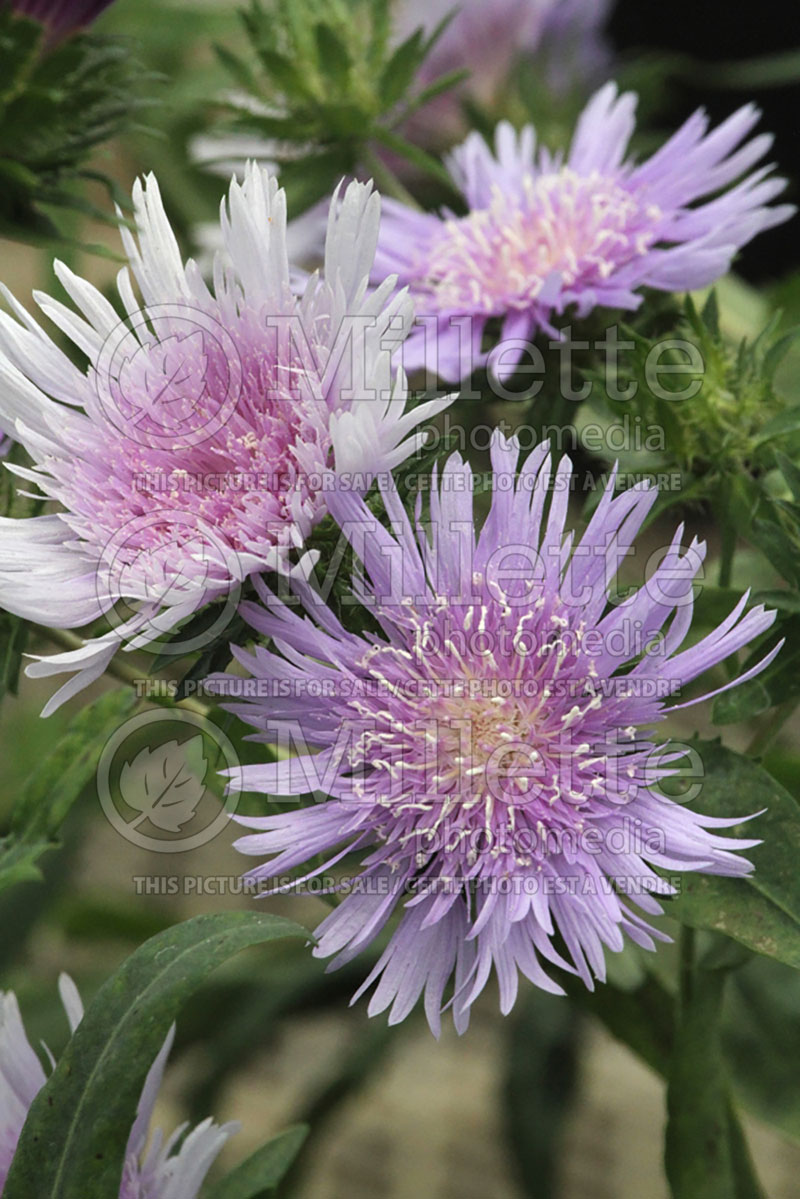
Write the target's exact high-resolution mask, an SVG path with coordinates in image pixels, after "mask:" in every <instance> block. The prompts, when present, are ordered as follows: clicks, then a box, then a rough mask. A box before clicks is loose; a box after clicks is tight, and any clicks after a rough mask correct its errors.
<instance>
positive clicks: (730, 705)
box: [711, 679, 773, 724]
mask: <svg viewBox="0 0 800 1199" xmlns="http://www.w3.org/2000/svg"><path fill="white" fill-rule="evenodd" d="M772 703H773V701H772V699H771V697H770V694H769V691H767V689H766V687H765V686H764V684H763V682H762V681H761V679H751V680H750V681H749V682H748V683H744V684H743V685H742V686H741V687H734V688H732V689H731V690H730V691H725V692H723V694H722V695H718V696H717V698H716V699H715V700H714V705H713V708H712V714H711V719H712V720H713V721H714V724H736V723H738V721H740V720H753V719H754V718H755V717H756V716H760V715H761V713H762V712H766V711H767V710H768V709H769V708H771V707H772Z"/></svg>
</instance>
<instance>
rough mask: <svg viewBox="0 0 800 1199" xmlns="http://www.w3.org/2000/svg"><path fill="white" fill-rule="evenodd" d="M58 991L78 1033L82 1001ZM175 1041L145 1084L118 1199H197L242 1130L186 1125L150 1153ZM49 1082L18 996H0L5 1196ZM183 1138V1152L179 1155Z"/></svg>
mask: <svg viewBox="0 0 800 1199" xmlns="http://www.w3.org/2000/svg"><path fill="white" fill-rule="evenodd" d="M58 987H59V992H60V994H61V1001H62V1003H63V1004H64V1010H65V1011H66V1013H67V1019H68V1020H69V1026H70V1030H71V1031H72V1032H74V1031H75V1029H76V1028H77V1026H78V1024H79V1023H80V1021H81V1019H82V1018H83V1006H82V1004H81V1000H80V996H79V995H78V992H77V989H76V987H75V984H74V983H73V981H72V979H71V978H69V977H68V976H67V975H65V974H62V975H61V977H60V979H59V983H58ZM174 1035H175V1029H174V1028H172V1029H171V1030H170V1032H169V1035H168V1036H167V1039H166V1041H165V1042H164V1045H163V1047H162V1049H161V1051H160V1052H159V1054H158V1057H157V1058H156V1060H155V1061H154V1062H153V1064H152V1066H151V1067H150V1070H149V1072H148V1075H147V1078H146V1080H145V1084H144V1088H143V1090H142V1095H141V1098H140V1100H139V1108H138V1111H137V1113H136V1120H135V1122H134V1125H133V1128H132V1129H131V1135H130V1137H129V1138H128V1146H127V1150H126V1153H125V1163H124V1167H123V1172H122V1180H121V1182H120V1189H119V1199H196V1196H197V1194H198V1192H199V1190H200V1187H201V1185H202V1183H203V1180H204V1179H205V1176H206V1174H207V1173H208V1170H209V1168H210V1167H211V1164H212V1162H213V1161H214V1159H215V1158H216V1156H217V1154H218V1153H219V1151H220V1150H221V1148H222V1146H223V1145H224V1144H225V1142H226V1141H227V1139H228V1137H230V1136H232V1134H233V1133H235V1132H237V1131H238V1129H239V1125H238V1124H235V1123H233V1124H222V1125H220V1124H215V1123H214V1122H213V1121H212V1120H204V1121H203V1122H202V1124H198V1125H197V1127H196V1128H193V1129H192V1131H191V1132H190V1133H189V1134H188V1135H187V1136H185V1137H184V1133H185V1132H186V1128H187V1125H186V1124H182V1125H181V1126H180V1127H179V1128H176V1129H175V1131H174V1133H173V1134H172V1136H171V1137H169V1138H168V1139H167V1140H166V1141H165V1140H164V1139H163V1135H162V1133H161V1131H160V1130H157V1131H156V1132H155V1134H154V1135H153V1137H152V1141H151V1144H150V1148H149V1149H148V1151H147V1153H145V1146H146V1144H147V1141H148V1138H149V1130H150V1121H151V1119H152V1115H153V1108H154V1107H155V1102H156V1098H157V1096H158V1092H159V1089H160V1087H161V1080H162V1078H163V1075H164V1067H165V1066H166V1063H167V1057H168V1056H169V1051H170V1049H171V1047H172V1041H173V1038H174ZM46 1081H47V1080H46V1077H45V1072H44V1070H43V1068H42V1064H41V1062H40V1061H39V1058H38V1057H37V1055H36V1054H35V1053H34V1051H33V1049H32V1048H31V1045H30V1042H29V1041H28V1038H27V1036H26V1035H25V1028H24V1027H23V1024H22V1018H21V1016H20V1012H19V1005H18V1004H17V999H16V996H15V995H14V994H13V992H11V991H8V992H6V993H5V994H1V993H0V1195H1V1194H2V1193H3V1189H4V1187H5V1184H6V1178H7V1177H8V1172H9V1170H10V1169H11V1162H12V1160H13V1157H14V1153H15V1151H16V1148H17V1142H18V1141H19V1137H20V1133H21V1132H22V1126H23V1124H24V1123H25V1119H26V1117H27V1114H28V1111H29V1109H30V1106H31V1104H32V1103H33V1101H34V1099H35V1098H36V1096H37V1095H38V1093H39V1091H40V1090H41V1089H42V1087H43V1086H44V1084H45V1082H46ZM181 1137H184V1139H183V1141H182V1143H181V1145H180V1148H179V1149H178V1151H177V1152H174V1150H175V1146H176V1145H177V1143H178V1141H179V1140H180V1139H181Z"/></svg>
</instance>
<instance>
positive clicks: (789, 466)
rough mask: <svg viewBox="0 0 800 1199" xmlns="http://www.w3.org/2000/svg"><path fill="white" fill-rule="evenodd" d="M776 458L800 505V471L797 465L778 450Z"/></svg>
mask: <svg viewBox="0 0 800 1199" xmlns="http://www.w3.org/2000/svg"><path fill="white" fill-rule="evenodd" d="M775 458H776V459H777V462H778V466H779V467H780V471H781V474H782V475H783V477H784V479H785V480H786V483H787V485H788V487H789V490H790V491H791V493H792V496H793V497H794V499H795V500H796V501H797V503H798V504H800V470H798V469H797V467H796V466H795V464H794V463H793V462H792V461H790V459H789V458H787V457H786V455H785V454H781V453H780V451H778V450H776V452H775Z"/></svg>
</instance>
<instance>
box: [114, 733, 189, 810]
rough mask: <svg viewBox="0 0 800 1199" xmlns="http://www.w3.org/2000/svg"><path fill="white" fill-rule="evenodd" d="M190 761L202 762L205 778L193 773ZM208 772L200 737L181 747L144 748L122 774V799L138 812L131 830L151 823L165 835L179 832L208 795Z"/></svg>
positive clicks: (171, 743)
mask: <svg viewBox="0 0 800 1199" xmlns="http://www.w3.org/2000/svg"><path fill="white" fill-rule="evenodd" d="M190 761H192V762H194V763H199V765H200V767H201V769H202V775H198V774H197V773H195V771H193V770H192V768H191V767H190V765H189V762H190ZM207 772H208V760H207V759H206V757H205V754H204V750H203V738H202V736H200V734H198V735H197V736H196V737H190V738H189V739H188V740H187V741H182V742H180V744H179V743H178V742H177V741H167V742H165V743H164V744H163V745H159V746H157V748H155V749H150V747H149V746H145V748H144V749H142V750H140V751H139V753H138V754H137V755H136V757H135V758H133V760H132V761H130V762H126V763H125V764H124V766H123V767H122V771H121V773H120V778H119V788H120V791H121V793H122V798H123V799H124V800H125V803H126V804H127V805H128V807H130V808H133V809H134V811H136V812H139V815H138V816H137V817H136V818H135V819H134V820H132V821H131V822H130V824H129V826H128V827H129V828H137V827H138V826H139V825H140V824H142V823H143V822H144V821H145V820H149V821H150V823H151V824H152V825H153V826H154V827H155V828H158V829H161V830H162V831H163V832H168V833H179V832H180V831H181V829H182V828H183V827H184V825H186V824H188V823H189V821H190V820H191V819H192V817H193V816H194V815H195V813H196V811H197V808H198V806H199V804H200V801H201V799H202V798H203V795H204V794H205V777H206V773H207Z"/></svg>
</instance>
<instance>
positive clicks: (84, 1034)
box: [3, 912, 309, 1199]
mask: <svg viewBox="0 0 800 1199" xmlns="http://www.w3.org/2000/svg"><path fill="white" fill-rule="evenodd" d="M289 936H300V937H306V938H308V937H309V934H308V933H307V932H306V930H305V929H303V928H301V927H300V926H299V925H297V924H294V923H292V922H291V921H289V920H285V919H283V918H282V917H280V916H270V915H267V914H265V913H262V912H225V913H218V914H216V915H211V916H198V917H195V918H194V919H193V920H187V921H186V922H185V923H183V924H179V925H176V926H175V927H173V928H170V929H167V930H166V932H163V933H159V934H158V935H157V936H155V937H153V938H152V939H151V940H149V941H147V942H145V944H144V945H142V946H141V948H140V949H138V950H137V951H136V952H135V953H134V954H133V955H132V956H131V957H130V958H128V959H127V961H125V962H124V963H123V964H122V966H121V967H120V968H119V969H118V970H117V971H116V973H115V974H113V975H112V977H111V978H110V979H109V980H108V982H106V983H105V984H104V986H103V987H101V989H100V990H99V991H98V993H97V995H96V996H95V998H94V1000H93V1001H92V1003H91V1004H90V1005H89V1007H88V1009H87V1011H86V1014H85V1016H84V1018H83V1020H82V1021H81V1023H80V1025H79V1027H78V1028H77V1029H76V1031H75V1033H74V1035H73V1036H72V1039H71V1040H70V1042H69V1044H68V1046H67V1048H66V1050H65V1051H64V1054H63V1055H62V1057H61V1060H60V1061H59V1063H58V1065H57V1066H56V1068H55V1070H54V1071H53V1073H52V1075H51V1076H50V1078H49V1079H48V1081H47V1083H46V1084H45V1086H44V1087H43V1088H42V1090H41V1091H40V1092H39V1094H38V1095H37V1097H36V1099H35V1100H34V1102H33V1105H32V1107H31V1109H30V1112H29V1114H28V1118H27V1121H26V1123H25V1127H24V1129H23V1132H22V1136H21V1137H20V1141H19V1145H18V1147H17V1151H16V1153H15V1156H14V1161H13V1164H12V1167H11V1171H10V1173H9V1176H8V1179H7V1181H6V1185H5V1189H4V1191H3V1199H41V1197H42V1196H43V1195H47V1196H48V1199H108V1197H109V1196H111V1195H116V1194H117V1191H118V1189H119V1184H120V1174H121V1170H122V1162H123V1159H124V1154H125V1148H126V1145H127V1141H128V1136H129V1134H130V1130H131V1126H132V1124H133V1120H134V1116H135V1113H136V1108H137V1105H138V1101H139V1096H140V1094H141V1089H142V1085H143V1083H144V1079H145V1075H146V1074H147V1071H148V1069H149V1066H150V1064H151V1062H152V1061H153V1060H154V1059H155V1057H156V1054H157V1053H158V1051H159V1049H160V1048H161V1046H162V1044H163V1041H164V1038H165V1036H166V1034H167V1032H168V1030H169V1027H170V1025H171V1024H172V1022H173V1021H174V1019H175V1017H176V1015H177V1013H178V1011H179V1010H180V1008H181V1006H182V1004H183V1003H184V1001H185V1000H186V999H187V998H188V996H189V995H190V994H191V993H192V992H193V991H195V990H196V989H197V987H198V986H199V985H200V983H201V982H202V981H203V980H204V979H205V977H206V976H207V975H208V974H210V973H211V971H212V970H215V969H216V968H217V966H219V965H221V964H222V963H223V962H224V961H226V960H227V959H228V958H229V957H231V956H232V955H233V954H234V953H237V952H238V951H239V950H240V949H244V948H246V947H248V946H251V945H259V944H263V943H264V942H267V941H272V940H274V939H275V938H278V937H289Z"/></svg>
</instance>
